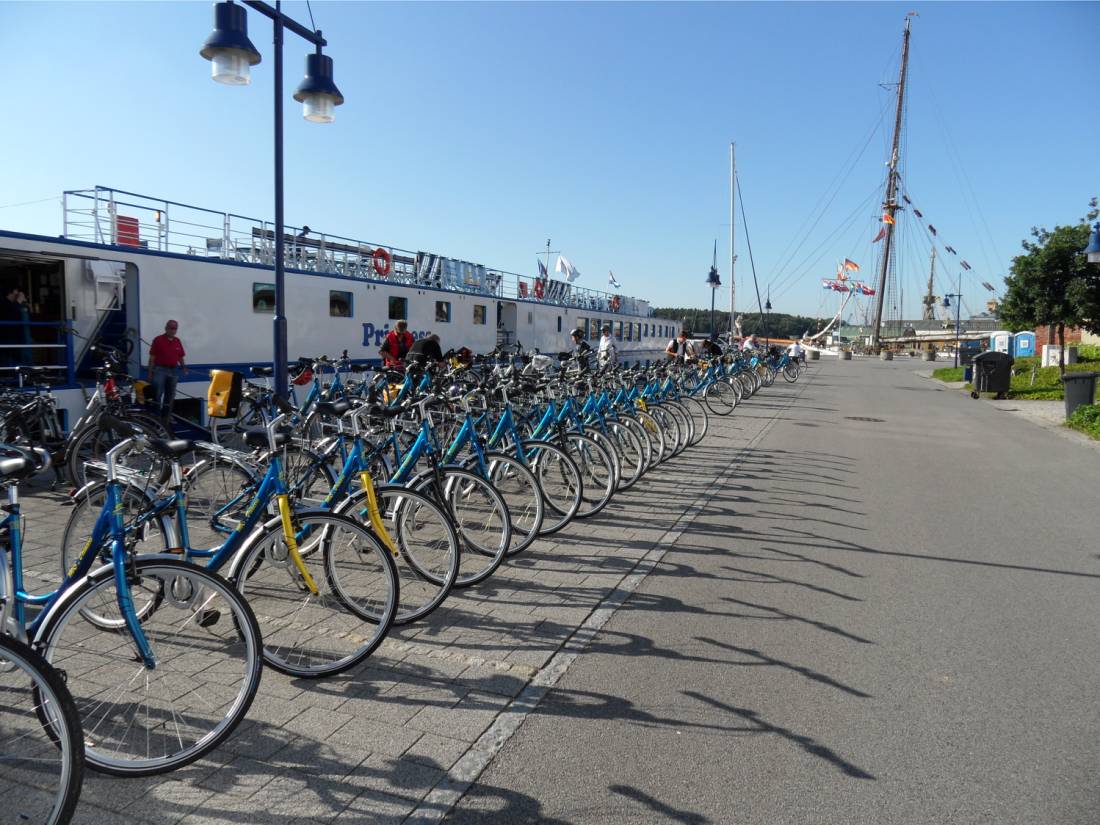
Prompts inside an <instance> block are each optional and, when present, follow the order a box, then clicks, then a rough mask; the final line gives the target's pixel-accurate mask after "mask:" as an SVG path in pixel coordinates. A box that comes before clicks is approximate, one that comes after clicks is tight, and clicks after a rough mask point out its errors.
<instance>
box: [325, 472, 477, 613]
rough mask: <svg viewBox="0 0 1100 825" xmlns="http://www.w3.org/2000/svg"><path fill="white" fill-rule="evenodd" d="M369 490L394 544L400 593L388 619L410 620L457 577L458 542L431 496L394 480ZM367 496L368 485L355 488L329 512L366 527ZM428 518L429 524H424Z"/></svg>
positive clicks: (437, 601) (440, 598)
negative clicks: (394, 609) (395, 611)
mask: <svg viewBox="0 0 1100 825" xmlns="http://www.w3.org/2000/svg"><path fill="white" fill-rule="evenodd" d="M374 494H375V497H376V499H377V501H378V509H379V511H380V514H381V516H382V520H383V522H384V523H385V525H386V528H387V529H386V532H387V533H389V536H390V538H391V539H393V541H394V543H395V544H397V548H398V550H397V558H396V559H395V562H394V564H395V566H396V568H397V576H398V580H399V588H400V599H399V601H398V605H397V614H396V616H394V620H393V623H394V624H395V625H405V624H409V623H411V622H414V621H417V620H419V619H423V618H424V617H425V616H428V615H430V614H431V613H432V611H434V610H435V609H436V608H438V607H439V606H440V605H441V604H443V602H444V601H445V600H446V598H447V596H449V595H450V593H451V590H452V589H453V588H454V585H455V582H456V581H457V580H458V574H459V569H460V567H461V560H462V543H461V541H460V540H459V538H458V533H457V532H455V529H454V525H453V524H451V520H450V518H449V517H448V516H447V513H446V512H445V511H444V510H443V509H442V508H441V507H440V506H439V505H438V504H437V503H436V502H435V501H433V500H432V499H431V498H430V497H428V496H425V495H422V494H421V493H417V492H416V491H414V490H410V489H409V488H407V487H400V486H398V485H396V484H395V485H378V486H376V487H375V488H374ZM366 501H367V491H366V490H357V491H356V492H354V493H352V494H351V495H350V496H348V497H347V498H345V499H344V500H343V501H341V502H340V504H339V505H338V506H337V507H336V509H335V510H334V511H333V512H335V513H336V514H337V515H344V516H349V517H351V518H354V519H355V520H356V521H358V522H360V523H361V524H363V525H364V526H366V527H368V528H370V527H372V525H371V522H370V514H369V512H367V504H366ZM426 512H427V513H430V516H427V517H426V516H425V513H426ZM429 518H430V519H431V521H432V522H433V524H431V525H428V524H426V521H427V519H429ZM437 533H439V534H440V535H437Z"/></svg>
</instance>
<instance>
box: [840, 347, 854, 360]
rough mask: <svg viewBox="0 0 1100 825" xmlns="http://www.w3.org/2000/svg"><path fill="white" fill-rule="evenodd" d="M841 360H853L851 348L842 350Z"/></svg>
mask: <svg viewBox="0 0 1100 825" xmlns="http://www.w3.org/2000/svg"><path fill="white" fill-rule="evenodd" d="M840 360H841V361H851V360H852V353H851V350H841V353H840Z"/></svg>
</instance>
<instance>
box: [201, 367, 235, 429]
mask: <svg viewBox="0 0 1100 825" xmlns="http://www.w3.org/2000/svg"><path fill="white" fill-rule="evenodd" d="M243 382H244V376H243V375H241V374H240V373H239V372H233V371H232V370H210V386H209V387H207V389H206V414H207V416H208V417H210V418H235V417H236V415H237V412H238V410H239V409H240V406H241V385H242V384H243Z"/></svg>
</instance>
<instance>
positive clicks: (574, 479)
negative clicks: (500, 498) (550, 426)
mask: <svg viewBox="0 0 1100 825" xmlns="http://www.w3.org/2000/svg"><path fill="white" fill-rule="evenodd" d="M523 450H524V455H525V456H526V457H527V461H528V464H529V465H530V467H531V472H533V473H534V474H535V480H536V481H537V482H538V485H539V491H540V492H541V493H542V500H543V503H544V504H545V505H546V506H545V513H544V515H543V519H542V527H540V528H539V535H540V536H546V535H549V534H551V533H556V532H557V531H558V530H560V529H561V528H563V527H565V525H567V524H568V523H569V522H570V521H572V520H573V518H574V517H575V516H576V515H577V510H578V509H580V506H581V497H582V495H583V493H584V485H583V483H582V482H581V471H580V470H579V469H578V468H577V465H576V464H575V463H574V462H573V460H572V459H571V458H570V457H569V456H568V455H566V453H565V451H564V450H562V449H561V448H559V447H558V446H556V445H554V444H551V443H550V442H549V441H525V442H523Z"/></svg>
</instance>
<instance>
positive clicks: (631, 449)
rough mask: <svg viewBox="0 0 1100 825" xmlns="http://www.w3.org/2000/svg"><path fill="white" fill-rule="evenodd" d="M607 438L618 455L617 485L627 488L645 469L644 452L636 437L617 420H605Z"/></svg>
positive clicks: (621, 488) (619, 487)
mask: <svg viewBox="0 0 1100 825" xmlns="http://www.w3.org/2000/svg"><path fill="white" fill-rule="evenodd" d="M606 435H607V438H608V440H609V441H610V442H611V444H612V445H613V446H614V449H615V451H616V452H617V453H618V456H619V486H618V489H620V490H627V489H629V488H630V487H632V486H633V485H634V483H635V482H636V481H637V480H638V479H639V478H641V477H642V472H643V471H644V470H645V454H644V453H643V451H642V445H641V444H639V443H638V437H637V436H636V435H635V434H634V433H633V432H631V431H630V429H629V428H628V427H627V426H626V425H625V424H623V423H621V422H619V421H608V422H607V433H606Z"/></svg>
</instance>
